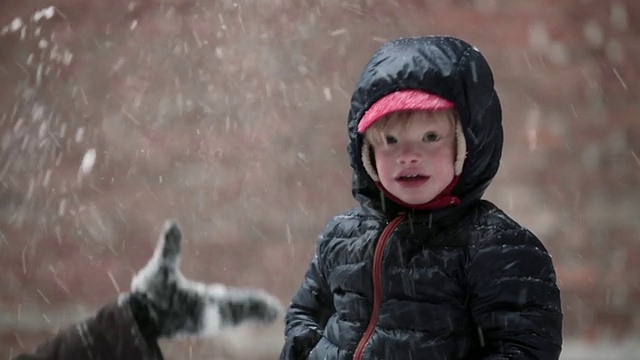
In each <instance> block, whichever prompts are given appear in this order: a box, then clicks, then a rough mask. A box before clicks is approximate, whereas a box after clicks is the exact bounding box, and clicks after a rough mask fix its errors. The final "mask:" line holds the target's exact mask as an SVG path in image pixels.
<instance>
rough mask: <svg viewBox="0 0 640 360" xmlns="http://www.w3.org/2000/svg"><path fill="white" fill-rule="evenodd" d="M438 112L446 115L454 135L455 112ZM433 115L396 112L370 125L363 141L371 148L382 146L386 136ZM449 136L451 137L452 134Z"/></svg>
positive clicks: (456, 114) (418, 112) (423, 112)
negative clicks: (371, 146)
mask: <svg viewBox="0 0 640 360" xmlns="http://www.w3.org/2000/svg"><path fill="white" fill-rule="evenodd" d="M438 112H443V113H445V115H447V119H448V120H449V122H450V124H451V128H452V129H454V133H455V128H456V122H457V121H458V113H457V112H456V111H455V110H439V111H438ZM434 113H435V112H432V111H398V112H394V113H391V114H389V115H387V116H384V117H382V118H380V119H378V120H377V121H376V122H374V123H373V124H371V126H370V127H369V128H368V129H367V130H366V131H365V133H364V136H365V140H366V141H367V142H369V143H370V144H371V145H373V146H380V145H384V144H386V137H387V135H389V133H391V132H392V131H399V132H400V133H402V132H404V131H406V130H407V128H408V127H409V125H411V123H412V122H413V121H416V120H426V119H430V118H431V117H432V116H433V114H434ZM450 135H453V133H452V134H450Z"/></svg>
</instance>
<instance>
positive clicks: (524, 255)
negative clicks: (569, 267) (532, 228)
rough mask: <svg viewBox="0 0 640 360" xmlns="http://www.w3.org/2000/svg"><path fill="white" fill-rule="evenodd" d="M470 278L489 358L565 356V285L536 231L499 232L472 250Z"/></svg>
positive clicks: (472, 304) (471, 301) (473, 308)
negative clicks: (560, 285) (559, 282)
mask: <svg viewBox="0 0 640 360" xmlns="http://www.w3.org/2000/svg"><path fill="white" fill-rule="evenodd" d="M468 279H469V283H468V285H469V291H470V294H469V296H470V298H469V306H470V309H471V314H472V317H473V319H474V321H475V322H476V325H477V326H478V336H479V342H480V345H481V346H482V347H483V348H484V349H485V351H483V354H484V355H485V357H484V358H483V359H486V360H489V359H494V360H497V359H545V360H546V359H558V358H559V357H560V351H561V348H562V310H561V304H560V291H559V289H558V287H557V285H556V273H555V270H554V267H553V263H552V261H551V257H550V255H549V254H548V253H547V250H546V249H545V248H544V246H543V245H542V243H541V242H540V241H539V240H538V239H537V238H536V237H535V235H533V234H532V233H531V232H529V231H527V230H526V229H517V230H504V231H501V232H498V233H497V234H495V235H494V236H492V238H491V239H488V240H487V241H486V242H485V243H483V244H482V245H481V246H479V247H477V248H475V251H474V252H473V253H472V254H471V264H470V267H469V272H468Z"/></svg>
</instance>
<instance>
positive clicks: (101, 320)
mask: <svg viewBox="0 0 640 360" xmlns="http://www.w3.org/2000/svg"><path fill="white" fill-rule="evenodd" d="M181 238H182V235H181V232H180V229H179V228H178V226H177V225H176V224H175V223H172V222H168V223H167V224H166V226H165V229H164V231H163V234H162V236H161V237H160V240H159V241H158V245H157V246H156V250H155V252H154V254H153V256H152V258H151V260H149V262H148V263H147V265H146V266H145V267H144V268H143V269H142V270H140V271H139V272H138V273H137V274H136V275H135V276H134V278H133V280H132V281H131V292H130V293H128V294H123V296H121V298H120V299H119V301H118V302H113V303H110V304H106V305H105V306H104V307H103V308H102V309H100V310H99V311H98V312H97V314H96V316H94V317H92V318H88V319H86V320H85V321H83V322H81V323H79V324H76V325H74V326H71V327H68V328H66V329H64V330H63V331H61V332H59V333H58V334H57V335H56V336H55V337H53V338H51V339H50V340H49V341H48V342H46V343H44V344H42V345H41V346H39V347H38V349H36V350H35V352H34V353H32V354H21V355H18V356H17V357H16V358H15V360H67V359H68V360H71V359H73V360H85V359H86V360H90V359H101V360H111V359H113V360H128V359H131V360H161V359H162V353H161V351H160V348H159V347H158V344H157V340H158V338H161V337H162V338H173V337H177V336H206V335H211V334H215V333H217V332H219V331H221V330H224V329H227V328H230V327H234V326H237V325H239V324H241V323H245V322H247V321H257V322H263V323H269V322H273V321H274V320H275V319H276V317H277V315H278V313H279V312H280V311H281V310H280V304H279V302H278V301H277V300H276V298H274V297H273V296H271V295H269V294H267V293H265V292H263V291H261V290H257V289H233V288H227V287H226V286H224V285H222V284H210V285H207V284H203V283H197V282H193V281H191V280H188V279H185V278H184V277H183V276H182V274H181V272H180V270H179V269H178V265H179V260H180V249H181V244H180V243H181Z"/></svg>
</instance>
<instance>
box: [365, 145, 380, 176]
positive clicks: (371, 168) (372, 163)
mask: <svg viewBox="0 0 640 360" xmlns="http://www.w3.org/2000/svg"><path fill="white" fill-rule="evenodd" d="M362 165H363V166H364V169H365V170H366V171H367V174H369V176H370V177H371V179H372V180H373V181H375V182H379V181H380V178H379V177H378V169H377V168H376V158H375V151H374V149H373V145H371V144H370V143H369V141H367V140H364V142H363V144H362Z"/></svg>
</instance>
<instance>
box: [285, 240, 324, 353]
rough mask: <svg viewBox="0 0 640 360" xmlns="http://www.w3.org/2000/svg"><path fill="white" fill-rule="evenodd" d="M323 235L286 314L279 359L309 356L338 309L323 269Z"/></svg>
mask: <svg viewBox="0 0 640 360" xmlns="http://www.w3.org/2000/svg"><path fill="white" fill-rule="evenodd" d="M325 233H326V232H325ZM323 238H324V236H321V237H320V239H319V240H318V248H317V250H316V255H315V256H314V258H313V259H312V260H311V263H310V265H309V268H308V269H307V272H306V274H305V276H304V280H303V282H302V285H301V286H300V288H299V289H298V291H297V292H296V294H295V295H294V296H293V299H292V300H291V304H290V305H289V309H288V310H287V314H286V315H285V344H284V348H283V349H282V352H281V354H280V360H299V359H300V360H302V359H306V358H307V356H308V354H309V352H310V351H311V350H313V348H314V347H315V345H316V344H317V343H318V341H320V338H321V337H322V333H323V331H324V326H325V325H326V322H327V320H328V319H329V317H330V316H331V315H332V314H333V313H334V312H335V309H334V307H333V302H332V300H331V291H330V289H329V285H328V283H327V280H326V277H325V274H324V273H323V270H322V249H321V244H322V239H323Z"/></svg>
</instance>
